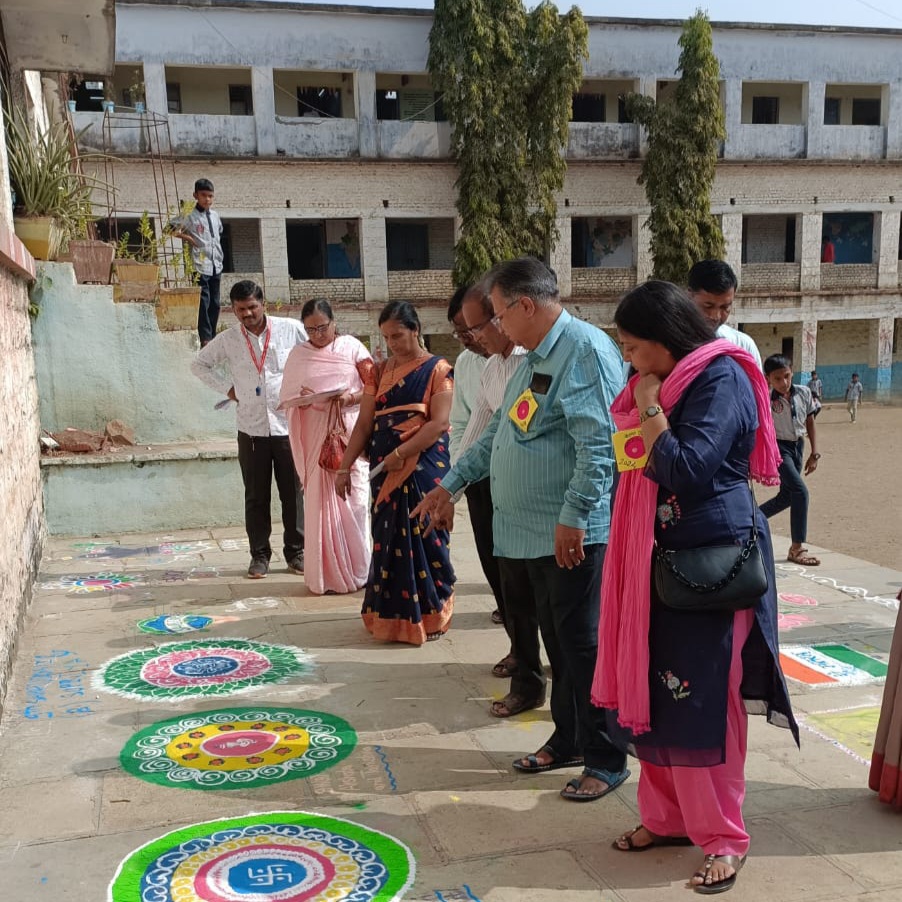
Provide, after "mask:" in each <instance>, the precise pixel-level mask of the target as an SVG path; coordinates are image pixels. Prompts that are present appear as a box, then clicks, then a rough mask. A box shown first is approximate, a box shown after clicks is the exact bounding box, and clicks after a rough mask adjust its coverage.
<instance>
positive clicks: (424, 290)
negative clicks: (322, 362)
mask: <svg viewBox="0 0 902 902" xmlns="http://www.w3.org/2000/svg"><path fill="white" fill-rule="evenodd" d="M117 16H118V21H117V35H116V61H117V65H116V71H115V75H114V77H113V79H112V80H110V81H108V82H107V83H106V84H105V86H104V87H106V88H108V89H111V92H110V91H109V90H108V91H107V93H108V94H110V93H111V94H112V97H113V98H114V99H115V101H116V104H117V109H116V112H115V114H114V115H113V116H109V114H106V115H105V114H103V113H101V112H100V111H99V100H98V96H97V95H94V96H92V95H91V94H90V92H88V91H85V90H81V92H80V93H78V94H76V97H77V99H78V102H77V109H76V112H75V113H74V114H73V118H74V124H75V127H76V129H78V130H84V134H83V137H82V143H83V145H84V146H85V148H86V149H105V150H107V151H108V152H114V153H115V154H116V157H117V159H118V162H117V163H116V164H115V166H114V170H115V175H114V180H115V183H116V189H117V192H118V194H119V196H120V197H122V196H124V197H125V199H126V201H127V203H126V206H128V207H129V208H130V209H132V210H135V211H140V210H143V209H148V210H159V207H160V204H159V199H158V197H157V193H158V192H156V188H155V182H154V172H155V169H154V166H153V165H152V164H151V163H150V162H149V161H148V151H153V150H154V149H155V148H154V147H152V146H151V145H153V144H154V141H155V140H157V139H156V138H155V137H154V135H156V134H157V133H158V132H159V131H160V128H161V127H162V128H163V129H164V130H165V132H166V141H167V142H168V148H171V152H172V158H173V159H174V160H175V162H174V164H173V166H174V171H175V173H176V176H177V181H178V185H179V193H180V195H181V197H183V198H184V197H188V196H190V192H191V185H192V183H193V181H194V180H195V179H196V178H198V177H201V176H206V177H208V178H210V179H212V180H213V182H214V183H215V186H216V205H217V207H218V209H219V212H220V214H221V215H222V216H223V219H224V221H225V223H226V226H227V236H226V244H227V258H226V269H227V272H229V274H230V276H229V277H230V278H231V279H237V278H240V277H246V276H250V277H254V278H258V279H261V280H262V281H263V282H264V285H265V288H266V293H267V296H268V298H269V300H270V301H271V302H276V303H280V302H282V303H299V302H302V301H304V300H306V299H308V298H311V297H325V298H328V299H330V300H331V301H334V302H336V307H337V315H338V316H339V317H340V319H341V322H342V325H343V327H344V328H345V329H347V330H348V331H353V332H355V333H357V334H360V335H363V336H372V340H373V341H374V342H377V341H378V331H377V329H376V328H375V318H376V314H377V313H378V310H379V308H380V307H381V306H382V304H384V303H385V301H387V300H389V299H397V298H403V299H408V300H412V301H414V302H415V303H417V304H418V305H419V306H420V307H421V309H422V310H423V313H424V322H425V325H426V331H427V332H431V333H433V334H434V335H435V336H436V339H438V336H439V335H444V334H445V333H447V324H446V322H445V316H444V302H445V301H446V299H447V298H448V296H449V295H450V293H451V291H452V284H451V267H452V259H453V248H454V243H455V237H456V234H457V229H458V227H459V223H458V220H457V219H456V211H455V189H454V181H455V169H454V166H453V164H452V163H450V162H449V160H448V148H449V139H450V131H449V126H448V123H447V121H444V116H443V113H442V108H441V98H440V96H439V95H438V94H437V93H436V92H435V91H434V89H433V87H432V85H431V84H430V80H429V76H428V74H427V72H426V60H427V56H428V37H429V30H430V27H431V24H432V14H431V12H430V11H420V10H376V9H368V8H363V7H317V6H314V5H305V4H292V3H280V4H271V3H260V2H255V0H231V2H227V3H217V4H215V6H214V5H212V4H210V3H206V2H202V0H187V2H185V0H179V2H171V0H141V2H133V0H120V2H119V3H118V4H117ZM588 23H589V46H590V58H589V60H588V61H587V62H586V64H585V79H584V82H583V86H582V88H581V89H580V93H579V94H578V95H576V97H575V98H574V107H573V109H574V112H573V122H572V123H571V129H570V139H569V144H568V148H567V160H568V172H567V177H566V184H565V186H564V189H563V191H562V192H561V196H560V199H559V211H558V216H559V219H558V227H559V230H560V240H559V242H558V244H557V246H556V247H555V248H554V250H553V252H552V254H551V259H550V261H549V262H550V263H551V265H552V266H553V267H554V269H555V270H556V271H557V273H558V277H559V280H560V285H561V289H562V293H563V295H564V297H565V298H567V299H568V303H569V304H570V305H571V306H572V307H573V308H574V309H575V310H576V311H577V312H578V314H579V315H581V316H582V317H584V318H586V319H588V320H590V321H592V322H595V323H597V324H598V325H601V326H603V327H609V326H610V323H611V318H612V313H613V309H614V306H615V304H616V300H617V298H618V296H619V295H620V294H622V292H624V291H625V290H628V289H629V288H630V287H632V286H633V285H635V284H636V283H637V282H641V281H642V280H644V279H646V278H648V276H649V275H650V272H651V258H650V253H649V236H648V231H647V229H646V228H645V223H646V220H647V215H648V204H647V201H646V198H645V194H644V190H643V188H642V187H641V186H640V185H638V183H637V177H638V174H639V169H640V165H641V158H642V156H643V154H644V153H645V150H646V146H645V136H644V134H643V132H642V131H641V130H640V129H639V128H638V126H636V125H635V124H633V123H631V122H628V121H625V119H626V117H625V111H624V108H623V103H622V97H623V95H624V94H626V93H628V92H631V91H636V92H641V93H644V94H647V95H649V96H652V97H656V98H661V97H664V96H666V93H667V92H668V91H669V90H672V89H673V85H674V80H675V78H676V75H675V71H676V67H677V63H678V55H679V48H678V44H677V41H678V38H679V34H680V29H681V23H679V22H672V21H652V20H626V19H590V20H588ZM714 50H715V53H716V55H717V57H718V59H719V61H720V66H721V79H722V82H721V98H722V103H723V108H724V113H725V118H726V126H727V137H726V141H725V142H724V145H723V150H722V159H721V161H720V163H719V165H718V167H717V177H716V182H715V186H714V190H713V194H712V212H713V213H714V214H715V215H717V216H718V217H719V218H720V221H721V224H722V227H723V232H724V237H725V239H726V247H727V251H726V256H727V259H728V261H729V262H730V263H731V264H732V265H733V268H734V269H735V270H736V272H737V274H738V275H739V278H740V292H739V295H738V298H737V303H736V307H735V319H736V321H737V322H738V323H739V325H740V327H741V328H742V329H744V330H745V331H747V332H748V333H749V334H750V335H752V337H753V338H754V339H755V340H756V342H757V343H758V345H759V347H760V348H761V351H762V353H763V354H765V355H766V354H771V353H777V352H783V353H786V354H787V355H789V356H790V357H791V358H792V359H793V361H794V365H795V368H796V370H797V371H798V372H800V373H801V374H807V373H808V372H810V371H811V370H813V369H815V368H816V369H817V370H818V372H819V374H820V375H821V378H822V379H823V380H824V383H825V388H826V393H827V395H828V397H836V396H838V395H841V394H842V390H843V389H844V387H845V384H846V382H847V381H848V379H849V376H850V374H851V373H852V371H853V370H854V371H857V372H858V373H859V374H860V375H861V377H862V381H863V382H864V383H865V386H866V388H867V390H868V393H869V395H870V396H871V397H876V398H879V399H883V400H886V399H889V398H890V397H891V395H892V394H893V391H894V389H895V392H896V393H898V392H900V391H902V346H900V339H902V320H900V317H902V295H900V264H899V260H900V256H902V242H900V211H902V69H900V67H899V65H898V60H899V59H900V57H902V31H889V30H886V31H866V30H862V29H852V28H849V29H838V28H826V27H825V28H819V27H802V26H798V27H792V26H771V25H740V24H716V25H715V26H714ZM139 99H142V100H143V102H144V103H145V105H146V112H137V111H135V110H134V109H133V108H134V106H135V101H136V100H139ZM151 120H152V122H153V123H154V125H153V128H152V129H150V128H149V127H148V122H149V121H151ZM111 124H113V125H116V126H117V127H112V128H111ZM151 132H153V134H151ZM156 149H159V148H156ZM167 152H168V151H167ZM121 206H122V204H120V207H121ZM439 346H440V347H441V346H442V344H441V342H439ZM894 374H895V377H894Z"/></svg>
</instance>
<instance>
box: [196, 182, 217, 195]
mask: <svg viewBox="0 0 902 902" xmlns="http://www.w3.org/2000/svg"><path fill="white" fill-rule="evenodd" d="M212 190H213V182H211V181H210V180H209V179H198V180H197V181H196V182H195V183H194V193H195V194H196V193H197V192H198V191H212Z"/></svg>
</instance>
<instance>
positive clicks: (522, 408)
mask: <svg viewBox="0 0 902 902" xmlns="http://www.w3.org/2000/svg"><path fill="white" fill-rule="evenodd" d="M538 409H539V405H538V402H537V401H536V397H535V395H534V394H533V393H532V389H529V388H527V389H526V391H525V392H523V394H521V395H520V397H519V398H517V400H516V401H514V404H513V407H511V409H510V410H509V411H508V412H507V415H508V416H509V417H510V419H511V422H512V423H513V424H514V425H515V426H517V427H518V428H519V429H520V430H521V431H522V432H526V430H527V429H529V424H530V423H531V422H532V418H533V417H534V416H535V415H536V411H537V410H538Z"/></svg>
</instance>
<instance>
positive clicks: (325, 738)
mask: <svg viewBox="0 0 902 902" xmlns="http://www.w3.org/2000/svg"><path fill="white" fill-rule="evenodd" d="M356 744H357V734H356V733H355V732H354V730H353V729H352V727H351V726H350V724H348V723H347V722H345V721H344V720H342V719H341V718H340V717H334V716H333V715H331V714H325V713H323V712H320V711H305V710H302V709H299V708H281V707H266V706H260V705H254V706H253V707H245V708H222V709H220V710H217V711H205V712H202V713H199V714H186V715H182V716H180V717H172V718H169V719H168V720H161V721H158V722H157V723H155V724H152V725H151V726H149V727H145V728H144V729H143V730H139V731H138V732H137V733H135V735H134V736H132V738H131V739H129V741H128V742H127V743H126V744H125V747H124V748H123V749H122V752H121V753H120V755H119V761H120V763H121V764H122V767H123V768H124V769H125V770H126V771H128V773H130V774H133V775H134V776H136V777H139V778H140V779H142V780H147V781H148V782H150V783H157V784H159V785H162V786H177V787H180V788H183V789H244V788H246V787H252V786H269V785H271V784H273V783H279V782H281V781H282V780H296V779H298V778H300V777H310V776H312V775H313V774H317V773H320V772H321V771H323V770H325V769H326V768H329V767H332V765H334V764H337V763H338V762H339V761H342V760H343V759H345V758H347V756H348V755H350V754H351V752H352V751H353V750H354V747H355V745H356Z"/></svg>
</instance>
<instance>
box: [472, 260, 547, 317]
mask: <svg viewBox="0 0 902 902" xmlns="http://www.w3.org/2000/svg"><path fill="white" fill-rule="evenodd" d="M482 285H483V287H484V290H485V293H486V295H488V294H490V293H491V291H492V289H493V288H497V289H498V290H499V291H500V292H501V293H502V294H503V295H504V296H505V297H507V298H512V297H514V296H515V295H526V296H527V297H530V298H532V299H533V300H534V301H535V302H536V303H537V304H538V305H539V306H543V305H545V304H550V303H552V302H554V301H557V300H559V298H560V295H559V293H558V287H557V275H556V274H555V272H554V270H553V269H552V268H551V267H550V266H547V265H546V264H545V263H543V262H542V261H541V260H540V259H539V258H538V257H518V258H517V259H516V260H506V261H505V262H504V263H496V264H495V266H493V267H492V268H491V269H490V270H489V271H488V272H487V273H486V274H485V276H483V280H482Z"/></svg>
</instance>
